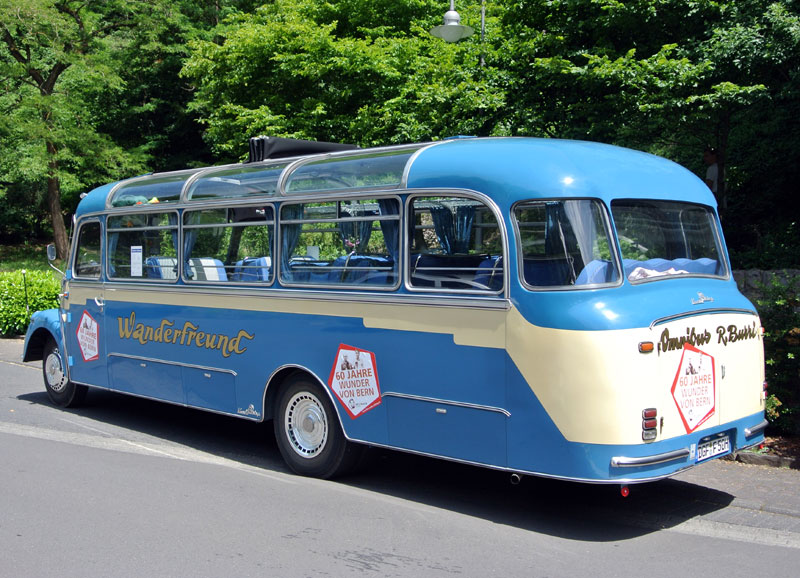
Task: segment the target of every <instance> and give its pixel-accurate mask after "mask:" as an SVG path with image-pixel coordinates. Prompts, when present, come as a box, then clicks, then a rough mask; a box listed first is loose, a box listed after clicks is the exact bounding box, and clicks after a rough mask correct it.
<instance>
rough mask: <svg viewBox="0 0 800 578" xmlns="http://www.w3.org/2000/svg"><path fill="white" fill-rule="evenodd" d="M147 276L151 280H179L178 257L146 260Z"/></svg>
mask: <svg viewBox="0 0 800 578" xmlns="http://www.w3.org/2000/svg"><path fill="white" fill-rule="evenodd" d="M144 265H145V275H147V277H148V278H149V279H169V280H175V279H177V278H178V259H177V258H176V257H148V258H147V259H145V262H144Z"/></svg>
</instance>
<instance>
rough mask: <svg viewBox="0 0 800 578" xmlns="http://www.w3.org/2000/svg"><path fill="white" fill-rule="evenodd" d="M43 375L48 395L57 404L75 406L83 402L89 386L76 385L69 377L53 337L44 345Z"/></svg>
mask: <svg viewBox="0 0 800 578" xmlns="http://www.w3.org/2000/svg"><path fill="white" fill-rule="evenodd" d="M42 375H43V376H44V388H45V389H46V390H47V395H48V396H49V397H50V401H52V402H53V403H54V404H55V405H57V406H60V407H73V406H76V405H80V404H81V403H83V400H84V399H85V398H86V392H87V391H88V389H89V388H87V387H86V386H85V385H76V384H74V383H72V382H71V381H70V380H69V379H67V373H66V371H65V370H64V361H63V359H62V357H61V352H60V351H59V350H58V345H57V344H56V342H55V340H54V339H53V338H52V337H50V338H49V339H48V340H47V343H46V344H45V346H44V355H43V356H42Z"/></svg>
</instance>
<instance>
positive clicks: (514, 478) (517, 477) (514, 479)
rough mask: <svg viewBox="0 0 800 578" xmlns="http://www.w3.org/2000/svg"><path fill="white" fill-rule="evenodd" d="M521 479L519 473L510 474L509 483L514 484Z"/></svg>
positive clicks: (517, 483)
mask: <svg viewBox="0 0 800 578" xmlns="http://www.w3.org/2000/svg"><path fill="white" fill-rule="evenodd" d="M521 481H522V476H520V475H519V474H511V485H512V486H516V485H519V483H520V482H521Z"/></svg>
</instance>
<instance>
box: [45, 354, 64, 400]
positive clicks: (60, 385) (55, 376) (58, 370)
mask: <svg viewBox="0 0 800 578" xmlns="http://www.w3.org/2000/svg"><path fill="white" fill-rule="evenodd" d="M44 375H45V378H46V379H47V385H48V386H50V389H52V390H53V391H55V392H57V393H59V392H61V390H62V389H64V386H65V385H66V384H67V377H66V375H64V369H63V368H62V366H61V357H60V356H59V355H58V354H57V353H55V352H53V353H51V354H50V355H48V356H47V361H45V364H44Z"/></svg>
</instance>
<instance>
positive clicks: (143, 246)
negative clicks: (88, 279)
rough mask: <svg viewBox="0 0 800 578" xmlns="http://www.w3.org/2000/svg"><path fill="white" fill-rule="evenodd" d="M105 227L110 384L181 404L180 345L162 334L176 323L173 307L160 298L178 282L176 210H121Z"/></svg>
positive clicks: (169, 292)
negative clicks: (126, 211) (128, 211)
mask: <svg viewBox="0 0 800 578" xmlns="http://www.w3.org/2000/svg"><path fill="white" fill-rule="evenodd" d="M107 229H108V254H109V256H108V266H107V273H108V277H109V284H108V286H107V289H106V316H107V318H108V335H107V338H106V345H107V347H108V378H109V382H110V384H111V388H112V389H115V390H118V391H124V392H126V393H132V394H134V395H139V396H141V397H147V398H152V399H159V400H164V401H170V402H173V403H178V404H183V403H185V399H186V398H185V395H184V392H183V383H182V374H181V363H180V359H179V357H180V354H179V350H180V347H177V346H175V345H174V344H173V343H172V339H168V338H167V337H168V336H165V330H166V329H169V330H170V331H169V334H170V335H171V333H172V329H173V327H174V325H175V323H176V322H175V321H174V315H173V312H174V311H175V308H174V307H171V306H169V305H168V304H166V303H159V301H163V300H164V299H165V296H168V295H174V287H175V286H176V283H177V276H178V259H177V257H176V254H177V249H178V245H177V243H178V217H177V213H176V212H174V211H164V212H143V213H125V214H121V215H119V216H112V217H109V218H108V225H107ZM170 324H172V325H170Z"/></svg>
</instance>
